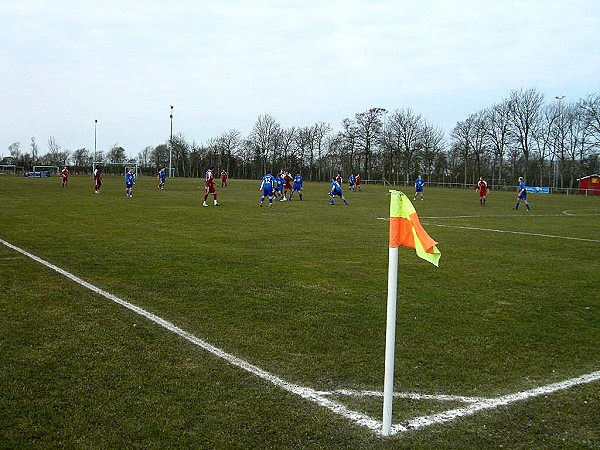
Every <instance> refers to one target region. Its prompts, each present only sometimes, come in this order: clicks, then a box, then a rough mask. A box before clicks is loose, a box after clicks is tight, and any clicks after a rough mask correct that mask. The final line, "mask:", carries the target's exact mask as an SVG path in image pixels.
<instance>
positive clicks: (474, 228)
mask: <svg viewBox="0 0 600 450" xmlns="http://www.w3.org/2000/svg"><path fill="white" fill-rule="evenodd" d="M474 217H477V218H480V217H483V216H454V217H423V218H422V220H427V219H457V218H474ZM487 217H489V216H487ZM377 220H387V221H389V220H390V219H389V217H377ZM426 225H427V226H432V227H443V228H458V229H461V230H472V231H490V232H492V233H506V234H520V235H523V236H538V237H545V238H552V239H567V240H570V241H584V242H600V239H588V238H578V237H572V236H557V235H554V234H542V233H529V232H527V231H510V230H497V229H494V228H480V227H468V226H460V225H447V224H439V223H432V222H427V223H426Z"/></svg>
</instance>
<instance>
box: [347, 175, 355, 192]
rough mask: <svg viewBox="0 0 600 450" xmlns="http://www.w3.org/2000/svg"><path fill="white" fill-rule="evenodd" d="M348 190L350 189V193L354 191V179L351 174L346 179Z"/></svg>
mask: <svg viewBox="0 0 600 450" xmlns="http://www.w3.org/2000/svg"><path fill="white" fill-rule="evenodd" d="M348 189H350V190H351V191H354V190H356V185H355V178H354V175H353V174H350V176H349V177H348Z"/></svg>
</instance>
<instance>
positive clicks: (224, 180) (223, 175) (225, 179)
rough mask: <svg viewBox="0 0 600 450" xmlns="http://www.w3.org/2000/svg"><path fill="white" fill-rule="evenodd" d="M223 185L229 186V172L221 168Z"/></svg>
mask: <svg viewBox="0 0 600 450" xmlns="http://www.w3.org/2000/svg"><path fill="white" fill-rule="evenodd" d="M221 187H222V188H223V187H227V172H226V171H225V169H223V170H221Z"/></svg>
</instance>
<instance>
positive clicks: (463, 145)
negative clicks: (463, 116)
mask: <svg viewBox="0 0 600 450" xmlns="http://www.w3.org/2000/svg"><path fill="white" fill-rule="evenodd" d="M473 121H474V118H473V115H471V116H470V117H469V118H468V119H467V120H464V121H462V122H458V123H457V124H456V126H455V127H454V130H452V139H453V140H454V145H453V148H454V149H455V150H457V151H458V152H459V153H457V154H461V155H462V163H463V165H464V172H463V174H464V179H463V185H464V186H466V185H467V179H468V175H467V171H468V167H469V160H470V157H471V154H472V151H473V129H474V123H473Z"/></svg>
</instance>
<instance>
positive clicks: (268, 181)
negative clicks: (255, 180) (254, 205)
mask: <svg viewBox="0 0 600 450" xmlns="http://www.w3.org/2000/svg"><path fill="white" fill-rule="evenodd" d="M275 184H276V181H275V177H274V176H273V175H271V171H270V170H267V173H266V174H265V176H264V177H262V180H261V182H260V188H259V190H260V191H263V193H262V197H261V198H260V205H259V206H262V205H263V202H264V201H265V197H269V206H273V189H274V187H275Z"/></svg>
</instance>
